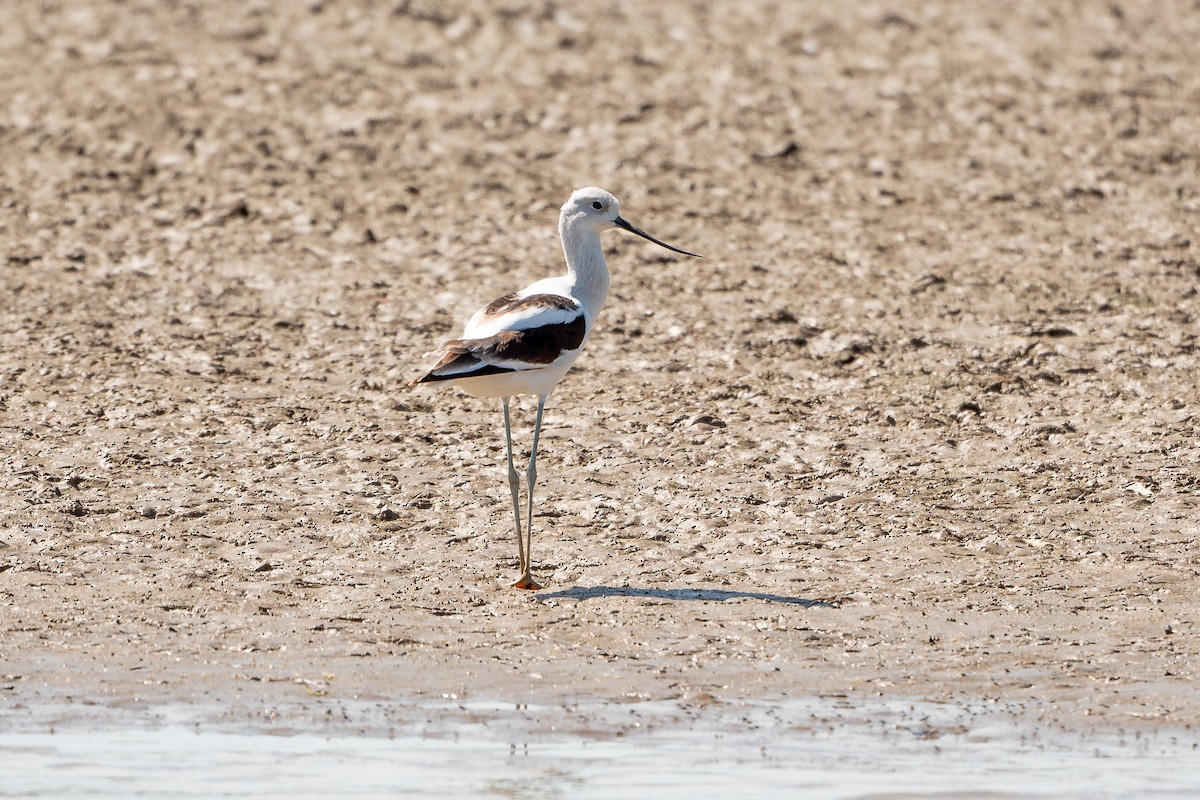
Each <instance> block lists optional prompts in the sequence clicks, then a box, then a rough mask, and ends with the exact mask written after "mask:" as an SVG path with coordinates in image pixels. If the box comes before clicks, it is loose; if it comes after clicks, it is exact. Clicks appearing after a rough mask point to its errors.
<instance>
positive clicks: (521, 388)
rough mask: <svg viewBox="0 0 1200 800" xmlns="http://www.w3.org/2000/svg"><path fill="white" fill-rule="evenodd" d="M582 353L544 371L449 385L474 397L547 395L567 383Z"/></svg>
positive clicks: (538, 370)
mask: <svg viewBox="0 0 1200 800" xmlns="http://www.w3.org/2000/svg"><path fill="white" fill-rule="evenodd" d="M576 356H578V352H576V353H575V354H574V355H572V356H571V358H569V359H560V360H559V361H558V362H555V363H554V364H548V365H546V366H545V367H543V368H541V369H527V370H521V371H519V372H498V373H496V374H494V375H480V376H478V377H475V378H463V379H462V380H454V381H447V383H452V384H454V385H455V386H457V387H458V388H460V389H462V390H463V391H464V392H466V393H467V394H469V395H471V396H473V397H514V396H516V395H519V394H532V395H537V396H541V395H546V394H549V393H550V390H551V389H553V388H554V385H555V384H556V383H558V382H559V381H561V380H562V379H563V376H564V375H566V374H567V370H569V369H570V368H571V364H573V363H575V358H576Z"/></svg>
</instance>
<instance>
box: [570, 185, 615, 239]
mask: <svg viewBox="0 0 1200 800" xmlns="http://www.w3.org/2000/svg"><path fill="white" fill-rule="evenodd" d="M562 216H563V221H564V222H566V221H568V220H570V221H571V223H572V224H581V225H587V226H588V227H590V228H592V229H593V230H597V231H603V230H607V229H609V228H611V227H613V226H614V225H616V220H617V219H619V218H620V216H621V204H620V202H618V201H617V198H615V197H613V196H612V195H611V194H610V193H608V192H606V191H604V190H603V189H597V188H596V187H595V186H589V187H587V188H586V189H576V190H575V191H574V192H572V193H571V198H570V199H569V200H567V202H565V203H563V207H562Z"/></svg>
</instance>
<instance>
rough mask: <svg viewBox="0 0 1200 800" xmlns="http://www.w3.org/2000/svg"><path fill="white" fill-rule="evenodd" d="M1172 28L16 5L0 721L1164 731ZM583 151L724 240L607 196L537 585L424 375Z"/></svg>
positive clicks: (539, 537) (990, 20)
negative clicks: (973, 711) (531, 590)
mask: <svg viewBox="0 0 1200 800" xmlns="http://www.w3.org/2000/svg"><path fill="white" fill-rule="evenodd" d="M1198 41H1200V16H1198V15H1197V13H1196V11H1195V9H1194V8H1193V7H1192V6H1191V4H1189V3H1184V2H1165V1H1162V2H1150V3H1139V4H1122V5H1113V4H1104V3H1084V4H1078V5H1072V6H1069V7H1068V6H1062V7H1059V6H1058V5H1056V4H1051V6H1049V7H1047V5H1046V4H1043V3H1035V2H1018V3H1013V4H1004V5H1003V6H1000V5H997V4H994V3H993V4H989V3H981V2H970V3H953V4H951V3H932V4H923V5H921V7H920V8H919V9H917V8H911V9H910V8H908V7H903V8H899V7H896V6H892V5H887V4H880V3H872V2H868V3H866V4H860V5H858V6H856V7H855V8H854V9H852V10H834V9H833V8H832V7H827V6H826V4H819V3H769V2H750V1H749V0H746V1H745V2H736V3H728V4H724V5H723V8H722V11H721V12H720V13H717V12H716V11H712V10H706V8H705V6H704V5H703V4H689V3H683V2H666V3H662V4H659V5H657V6H655V7H654V8H652V9H650V8H645V7H643V6H642V4H632V3H616V4H609V6H606V7H605V9H604V11H603V13H602V12H601V11H600V10H599V9H597V8H589V7H583V6H578V7H577V6H576V5H574V4H572V5H555V4H549V5H538V4H530V5H526V4H522V3H508V4H504V5H503V6H502V7H500V8H493V7H491V6H486V5H485V4H482V3H452V4H449V5H447V4H434V3H422V2H400V3H396V2H392V3H355V4H350V3H337V2H327V3H307V4H299V3H284V2H260V3H254V4H249V5H247V4H242V3H234V2H204V3H200V2H195V3H188V2H181V3H173V4H164V3H154V2H130V3H123V4H108V3H71V4H63V5H61V6H55V5H53V4H50V5H46V4H34V3H13V4H8V5H6V6H5V7H4V8H3V10H0V97H2V98H4V101H5V105H4V106H3V118H0V147H2V152H3V154H4V155H3V158H2V159H0V199H2V200H3V202H2V203H0V254H2V256H3V260H2V262H0V281H2V283H3V287H4V291H5V293H6V295H7V296H8V297H9V302H8V303H6V304H5V306H4V308H3V310H2V311H0V314H2V316H0V375H3V377H4V381H3V384H2V385H0V454H2V455H0V458H2V461H0V465H2V469H0V475H2V479H3V487H2V489H3V491H2V492H0V677H2V679H3V680H2V684H0V725H2V726H3V727H4V728H5V729H9V730H12V729H17V728H20V729H34V728H39V727H44V726H47V725H55V726H59V727H62V726H70V725H72V724H88V723H91V722H103V721H104V720H105V719H108V720H110V721H112V720H121V721H122V723H121V724H127V723H128V722H129V721H130V720H136V719H145V720H147V721H148V722H153V720H154V719H155V714H156V713H158V712H156V711H155V709H173V710H172V711H170V712H169V713H171V714H177V713H184V716H187V714H188V713H189V712H187V711H186V710H187V709H189V708H191V709H193V711H192V712H190V713H192V715H193V716H194V717H195V718H196V719H202V720H205V721H213V720H216V721H224V722H229V723H230V724H236V725H245V724H249V723H248V721H250V720H258V721H261V720H262V719H264V718H266V719H268V720H272V721H274V720H278V719H280V718H281V716H282V718H283V722H285V723H286V722H287V721H288V720H289V719H291V720H293V721H295V722H296V723H297V726H296V729H303V728H304V726H305V725H308V724H309V722H311V720H313V719H315V718H316V717H314V716H313V714H312V712H313V711H319V714H318V715H317V716H318V717H319V716H320V715H323V714H325V712H326V711H331V710H333V709H336V708H337V707H338V706H337V703H338V702H349V701H351V700H355V701H357V700H364V699H366V700H371V701H374V702H378V703H381V704H383V706H384V707H386V708H389V709H392V711H391V712H389V713H392V714H394V715H396V718H397V719H408V718H410V717H411V718H413V719H415V718H417V717H419V716H420V712H419V711H411V713H410V712H409V711H405V710H404V709H406V708H410V707H411V708H415V707H416V706H413V705H412V704H418V705H419V704H421V703H425V702H426V701H428V699H429V698H442V699H445V700H446V701H447V703H449V701H450V700H454V699H457V698H469V699H470V700H472V701H480V702H482V701H487V702H498V703H502V704H512V705H514V706H516V705H518V704H531V705H532V706H533V707H535V708H548V707H555V706H558V705H562V704H568V705H570V704H574V703H585V704H600V705H602V706H603V705H606V704H612V705H613V707H618V706H617V704H636V703H640V702H645V701H669V702H673V703H676V704H677V705H678V706H679V707H681V708H704V709H716V710H718V711H719V710H720V709H725V710H727V713H725V712H721V713H717V712H716V711H714V712H712V713H713V717H712V718H713V719H714V720H716V722H715V723H714V724H717V725H720V724H726V723H729V721H730V720H732V719H734V718H735V717H736V713H737V711H736V709H737V704H738V702H739V701H741V700H744V699H750V700H754V701H756V702H770V701H771V700H772V699H773V698H777V699H782V698H815V697H834V698H841V699H843V700H844V701H845V702H848V703H851V704H854V703H862V704H866V703H868V701H871V702H876V701H879V700H881V699H882V700H887V701H892V700H894V701H898V702H902V701H904V700H913V701H933V702H944V703H951V704H961V705H966V704H972V703H979V702H987V701H993V700H994V701H997V702H1000V703H1003V704H1004V707H1005V708H1011V709H1019V710H1022V713H1028V714H1029V715H1030V717H1029V718H1030V720H1031V722H1030V725H1031V726H1035V727H1036V726H1039V725H1041V726H1046V727H1047V728H1056V729H1057V728H1062V729H1067V730H1075V731H1087V730H1096V729H1102V730H1114V731H1115V730H1125V729H1132V728H1136V729H1139V730H1140V729H1146V730H1170V731H1178V732H1180V734H1181V735H1191V734H1192V733H1193V732H1194V730H1195V726H1196V725H1197V724H1200V693H1197V691H1196V683H1195V680H1196V670H1197V664H1200V641H1198V638H1197V629H1196V624H1195V623H1196V608H1197V601H1198V600H1200V598H1198V596H1197V595H1198V588H1200V576H1198V571H1200V549H1198V547H1197V544H1196V534H1197V530H1198V527H1200V523H1198V520H1200V495H1198V493H1197V492H1198V487H1200V445H1198V443H1197V438H1196V428H1197V421H1198V419H1197V397H1200V385H1198V383H1200V381H1198V378H1197V376H1198V374H1200V372H1198V370H1197V366H1198V364H1197V360H1198V359H1197V350H1196V348H1197V313H1198V295H1197V288H1196V286H1197V282H1198V281H1200V240H1198V238H1197V234H1196V229H1197V220H1198V219H1200V213H1198V212H1200V189H1198V188H1197V187H1200V181H1198V178H1200V151H1198V150H1197V146H1196V142H1198V141H1200V116H1198V115H1197V114H1196V113H1195V109H1196V108H1197V107H1198V104H1200V73H1198V72H1197V70H1196V69H1195V65H1196V64H1197V63H1200V46H1198V45H1197V42H1198ZM583 185H599V186H603V187H605V188H607V189H609V190H611V191H613V192H614V193H615V194H616V195H617V196H618V197H620V198H621V200H622V211H623V214H624V216H626V218H628V219H629V220H630V221H631V222H633V223H634V224H636V225H639V226H641V227H643V228H645V229H647V230H649V231H651V232H652V233H654V234H655V235H656V236H659V237H661V238H663V239H665V240H667V241H670V242H672V243H673V244H677V245H679V246H681V247H685V248H687V249H691V250H695V251H697V252H700V253H703V254H704V255H705V256H706V258H705V260H704V261H701V262H695V261H691V260H685V259H682V258H677V257H675V256H673V255H671V254H667V253H664V252H663V251H661V250H658V249H656V248H654V247H653V245H650V244H648V243H645V242H642V241H641V240H637V239H635V238H633V237H629V236H624V235H621V234H620V233H610V234H607V235H606V239H605V243H606V249H607V252H608V257H609V263H610V266H611V267H612V270H613V291H612V294H611V295H610V298H609V303H608V306H607V307H606V310H605V312H604V314H603V316H602V317H601V320H600V323H599V324H598V326H597V329H596V330H595V331H594V333H593V335H592V337H591V340H590V342H589V344H588V350H587V352H586V353H585V354H584V356H583V357H582V358H581V360H580V362H579V363H578V364H577V366H576V367H575V368H574V370H573V371H572V372H571V374H570V375H569V376H568V378H567V380H566V381H565V382H564V383H563V384H562V386H561V387H560V388H559V389H558V390H557V391H556V392H555V394H554V395H553V396H552V398H551V403H550V406H549V408H548V411H547V416H546V425H545V428H544V431H543V438H542V443H543V445H542V451H541V455H540V458H539V475H540V481H541V482H540V486H539V490H538V496H539V504H538V515H537V519H536V522H537V525H536V528H535V532H534V543H533V554H534V560H535V570H536V572H537V574H538V575H539V577H541V578H542V579H543V582H544V583H545V584H546V588H545V590H544V591H542V592H539V593H536V594H526V593H520V592H517V591H514V590H512V589H510V588H509V586H508V584H509V583H511V581H512V580H513V579H514V578H515V577H516V574H515V569H516V547H515V542H513V535H512V531H511V529H510V524H511V517H510V513H511V508H510V506H509V505H508V503H509V500H508V487H507V484H506V481H505V479H504V477H503V469H502V458H503V438H502V428H501V421H500V415H499V409H498V407H497V406H496V404H492V403H487V402H482V401H476V400H473V399H471V398H468V397H465V396H462V395H460V394H458V393H455V392H452V391H443V392H434V391H429V390H419V391H413V390H409V389H407V388H406V383H407V381H408V380H410V379H412V378H413V377H415V376H416V375H418V374H419V373H420V370H421V368H422V366H423V365H424V363H425V362H423V361H422V359H421V354H422V353H425V352H427V351H428V350H430V349H432V347H434V346H435V345H436V344H437V343H438V342H440V341H441V340H442V339H444V338H447V337H449V336H453V335H455V334H457V333H458V331H459V330H460V326H461V323H462V322H463V321H464V320H465V319H466V317H467V316H468V315H469V314H470V313H471V312H472V311H473V310H474V309H475V308H477V307H478V306H479V305H481V304H483V303H485V302H487V301H489V300H491V299H493V298H494V297H496V296H499V295H500V294H503V293H505V292H507V291H510V290H512V289H515V288H517V287H520V286H523V285H525V284H527V283H529V282H531V281H532V280H535V279H537V278H540V277H544V276H546V275H550V274H554V273H556V272H558V271H559V270H560V269H561V267H560V264H561V252H560V250H559V245H558V243H557V240H556V236H555V225H556V221H557V209H558V206H559V205H560V204H561V203H562V202H563V200H565V198H566V197H567V196H568V195H569V193H570V191H571V190H572V189H573V188H575V187H577V186H583ZM518 419H519V420H520V422H519V424H518V428H517V436H518V441H519V442H520V443H521V444H522V445H523V446H524V447H527V446H528V441H529V436H530V426H531V423H532V408H531V406H530V404H529V403H528V401H527V400H526V401H523V402H522V403H521V404H520V408H519V413H518ZM443 695H444V696H445V697H444V698H443ZM214 708H217V709H218V710H216V711H214V710H213V709H214ZM446 708H447V713H453V709H452V707H451V706H449V705H447V707H446ZM179 709H184V711H183V712H180V711H179ZM164 713H165V712H164ZM706 713H707V712H706ZM272 714H274V717H272V716H271V715H272ZM130 715H132V716H130ZM289 715H290V716H289ZM406 715H407V716H406ZM326 718H327V719H328V718H334V719H336V718H335V717H334V716H333V715H332V713H331V714H330V715H327V716H326ZM722 720H724V722H722ZM414 724H415V723H414ZM730 724H732V723H730ZM351 727H352V723H346V729H347V730H349V729H350V728H351Z"/></svg>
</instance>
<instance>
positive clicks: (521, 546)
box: [500, 397, 529, 575]
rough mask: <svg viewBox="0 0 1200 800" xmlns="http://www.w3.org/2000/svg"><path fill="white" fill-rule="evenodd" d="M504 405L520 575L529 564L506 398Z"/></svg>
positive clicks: (502, 401)
mask: <svg viewBox="0 0 1200 800" xmlns="http://www.w3.org/2000/svg"><path fill="white" fill-rule="evenodd" d="M500 402H501V403H502V404H503V405H504V444H505V446H506V448H507V451H508V488H509V489H511V490H512V501H513V519H514V520H515V521H516V523H517V557H518V558H519V559H520V568H521V574H522V575H524V574H525V573H527V572H528V571H529V562H528V561H527V560H526V559H525V540H524V539H523V538H521V501H520V497H519V494H518V493H519V492H520V487H521V480H520V478H519V477H518V476H517V468H516V467H515V466H513V454H512V422H511V421H509V417H508V398H507V397H502V398H500Z"/></svg>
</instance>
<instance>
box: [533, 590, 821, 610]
mask: <svg viewBox="0 0 1200 800" xmlns="http://www.w3.org/2000/svg"><path fill="white" fill-rule="evenodd" d="M601 597H644V598H648V599H652V600H699V601H703V602H713V601H715V602H723V601H725V600H734V599H737V598H741V597H746V598H750V599H753V600H765V601H766V602H768V603H784V604H786V605H791V606H802V607H803V608H837V607H838V606H839V605H841V603H840V602H839V601H837V600H813V599H810V598H806V597H790V596H788V595H785V594H771V593H769V592H739V591H729V590H725V589H639V588H636V587H633V586H573V587H571V588H570V589H562V590H561V591H557V592H545V593H539V594H538V595H537V599H538V600H558V599H565V600H579V601H583V600H597V599H599V598H601Z"/></svg>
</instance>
